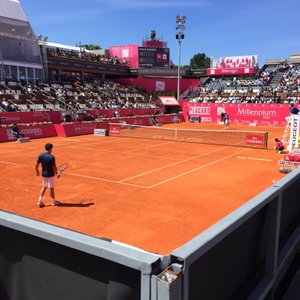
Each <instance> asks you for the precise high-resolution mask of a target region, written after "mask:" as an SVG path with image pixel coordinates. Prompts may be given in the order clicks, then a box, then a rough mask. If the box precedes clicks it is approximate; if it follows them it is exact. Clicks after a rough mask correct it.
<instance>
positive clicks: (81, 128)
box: [55, 114, 184, 136]
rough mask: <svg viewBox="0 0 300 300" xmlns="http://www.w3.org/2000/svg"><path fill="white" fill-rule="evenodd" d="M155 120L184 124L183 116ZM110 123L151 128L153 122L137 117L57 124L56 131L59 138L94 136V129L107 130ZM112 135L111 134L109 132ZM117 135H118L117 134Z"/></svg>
mask: <svg viewBox="0 0 300 300" xmlns="http://www.w3.org/2000/svg"><path fill="white" fill-rule="evenodd" d="M155 119H156V121H157V122H158V123H161V124H168V123H178V122H183V121H184V118H183V116H182V115H177V114H172V115H155ZM108 123H120V124H133V125H143V126H151V125H153V124H152V123H153V121H152V119H151V118H149V117H136V118H119V119H117V118H115V119H112V120H105V121H101V122H87V123H85V122H82V123H64V124H55V129H56V132H57V135H58V136H75V135H83V134H94V129H95V128H98V129H106V128H107V124H108ZM109 134H111V132H109ZM115 134H118V133H117V132H116V133H115Z"/></svg>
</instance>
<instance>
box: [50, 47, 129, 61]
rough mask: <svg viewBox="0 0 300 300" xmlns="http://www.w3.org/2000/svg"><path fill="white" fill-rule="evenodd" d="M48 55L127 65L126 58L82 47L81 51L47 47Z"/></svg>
mask: <svg viewBox="0 0 300 300" xmlns="http://www.w3.org/2000/svg"><path fill="white" fill-rule="evenodd" d="M47 55H48V56H52V57H63V58H68V59H76V60H83V61H88V62H96V63H105V64H114V65H120V64H122V65H127V63H128V62H127V60H126V59H118V58H117V57H111V56H106V55H101V54H96V53H92V52H90V51H85V50H84V49H82V50H81V51H75V50H62V49H59V48H56V49H52V48H48V49H47Z"/></svg>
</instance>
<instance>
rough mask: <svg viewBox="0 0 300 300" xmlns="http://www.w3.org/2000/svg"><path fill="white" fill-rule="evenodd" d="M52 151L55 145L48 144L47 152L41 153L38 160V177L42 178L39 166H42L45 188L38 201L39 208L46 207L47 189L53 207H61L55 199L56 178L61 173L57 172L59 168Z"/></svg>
mask: <svg viewBox="0 0 300 300" xmlns="http://www.w3.org/2000/svg"><path fill="white" fill-rule="evenodd" d="M52 149H53V145H52V144H50V143H48V144H46V145H45V150H46V152H44V153H41V154H40V155H39V157H38V159H37V162H36V166H35V171H36V175H37V176H40V171H39V165H40V164H41V165H42V182H43V187H42V189H41V192H40V197H39V200H38V203H37V205H38V206H39V207H44V206H45V204H44V202H43V196H44V194H45V192H46V190H47V188H49V189H50V196H51V199H52V205H53V206H60V205H61V203H60V202H59V201H57V200H56V199H55V191H54V188H55V176H56V175H59V172H57V167H56V163H55V156H54V155H52Z"/></svg>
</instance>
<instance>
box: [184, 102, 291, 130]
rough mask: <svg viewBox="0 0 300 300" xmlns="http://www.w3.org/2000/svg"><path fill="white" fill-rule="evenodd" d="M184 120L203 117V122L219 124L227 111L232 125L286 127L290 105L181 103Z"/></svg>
mask: <svg viewBox="0 0 300 300" xmlns="http://www.w3.org/2000/svg"><path fill="white" fill-rule="evenodd" d="M180 105H181V107H182V111H183V115H184V119H185V120H188V119H190V118H191V117H193V116H199V117H201V122H208V123H218V122H219V121H220V114H221V112H223V111H226V112H227V113H228V114H229V122H230V123H231V124H244V125H250V124H256V125H261V126H264V125H266V126H269V125H273V126H286V125H287V120H286V117H287V116H289V115H290V112H289V105H288V104H222V103H197V104H194V103H189V102H186V101H181V102H180Z"/></svg>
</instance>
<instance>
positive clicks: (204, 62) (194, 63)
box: [190, 53, 210, 69]
mask: <svg viewBox="0 0 300 300" xmlns="http://www.w3.org/2000/svg"><path fill="white" fill-rule="evenodd" d="M190 67H191V69H207V68H210V58H209V57H207V56H206V55H205V53H197V54H195V55H194V56H193V58H192V59H191V60H190Z"/></svg>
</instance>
